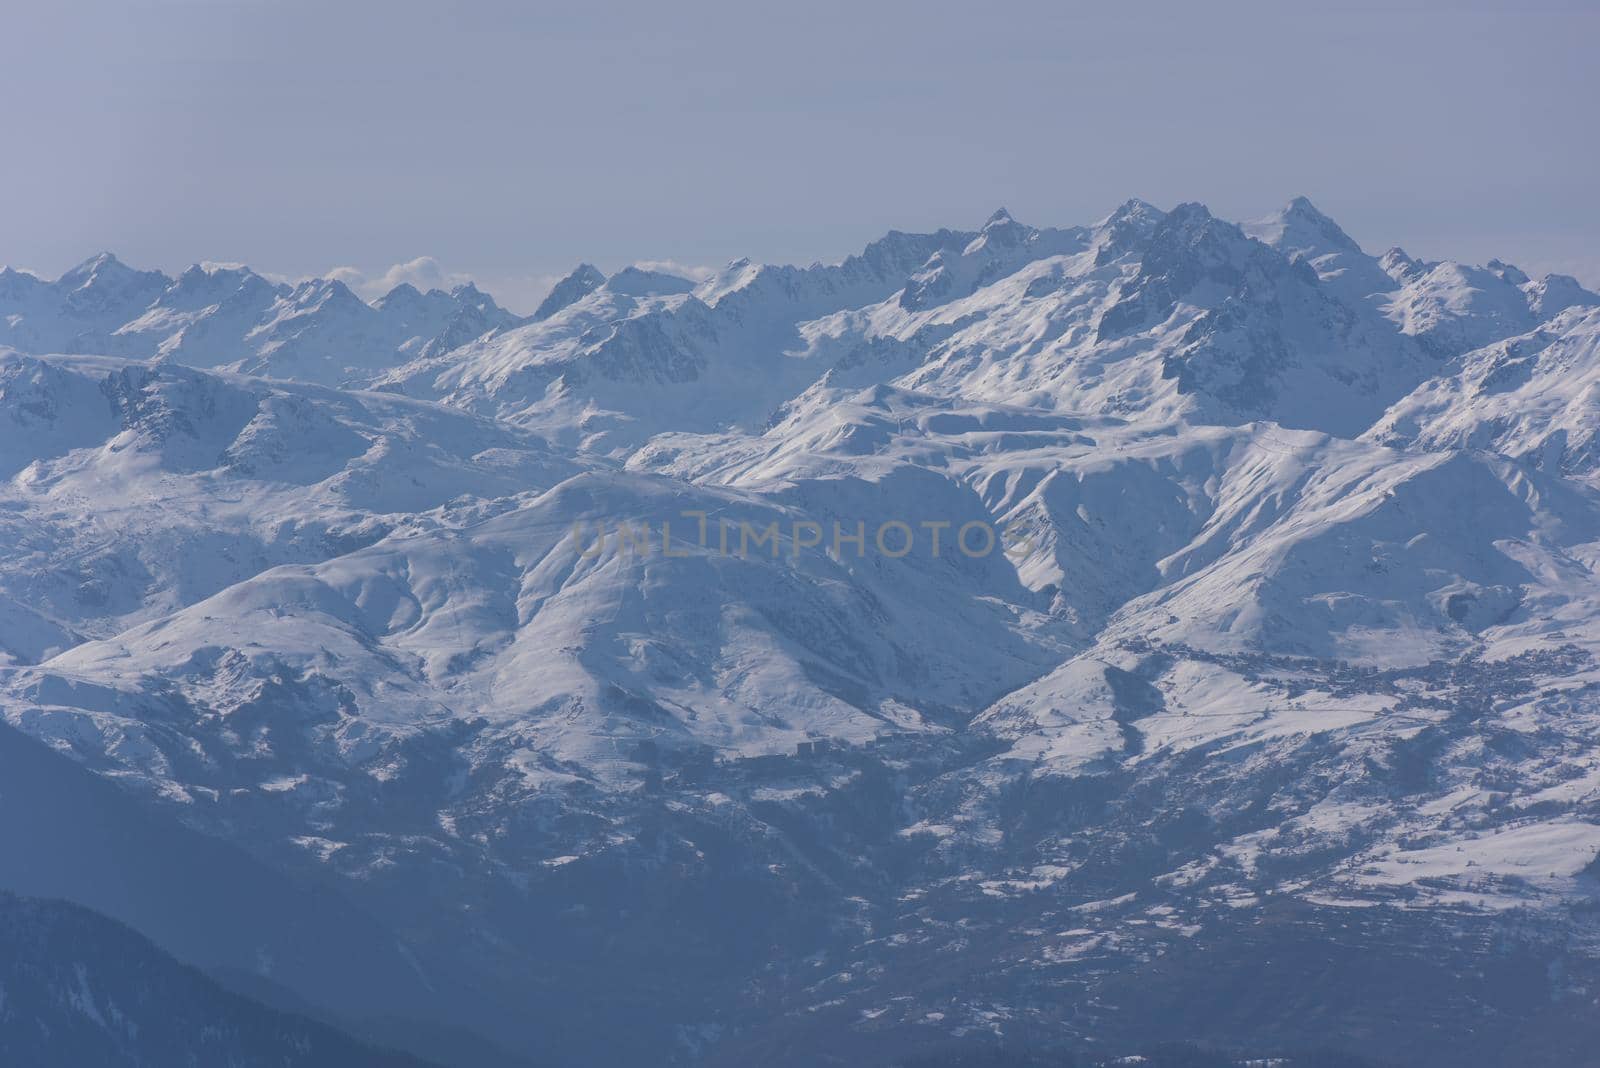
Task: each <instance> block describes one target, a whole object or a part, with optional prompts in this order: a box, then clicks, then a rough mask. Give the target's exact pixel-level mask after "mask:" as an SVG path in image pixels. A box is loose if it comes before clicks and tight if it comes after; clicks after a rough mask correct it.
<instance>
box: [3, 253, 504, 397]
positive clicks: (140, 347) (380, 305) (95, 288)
mask: <svg viewBox="0 0 1600 1068" xmlns="http://www.w3.org/2000/svg"><path fill="white" fill-rule="evenodd" d="M520 322H521V320H520V319H518V318H517V317H516V316H514V315H512V314H511V313H510V312H508V311H506V310H505V309H503V308H501V307H500V306H499V305H497V304H496V303H495V302H494V300H493V299H492V298H490V297H489V296H488V295H487V294H485V293H482V292H481V291H479V290H478V289H477V287H475V286H473V285H471V284H470V283H469V284H467V285H461V286H457V287H455V288H454V289H452V290H451V291H450V292H448V293H446V292H444V291H442V290H438V289H435V290H430V291H429V292H427V293H421V292H419V291H418V290H417V289H416V287H415V286H412V285H409V284H401V285H399V286H396V287H395V288H394V289H393V290H391V291H390V292H389V293H388V294H387V295H385V296H383V297H381V298H379V299H378V300H376V301H373V302H372V303H371V304H368V303H366V302H365V301H363V300H361V298H359V297H357V296H356V295H355V294H354V293H352V292H351V291H350V289H349V287H347V286H346V285H345V284H344V283H343V282H339V281H333V280H327V279H311V280H309V281H305V282H301V283H299V284H298V285H293V286H290V285H287V284H284V283H275V282H271V281H268V280H267V279H265V278H263V277H262V276H261V275H259V274H256V273H255V272H254V271H251V270H250V269H249V268H246V267H240V266H232V265H219V264H210V263H204V264H195V265H194V266H192V267H190V268H189V269H188V270H186V271H184V272H183V273H182V274H180V275H179V276H178V277H177V278H169V277H167V276H166V275H164V274H162V273H161V272H159V271H135V270H133V269H132V268H130V267H128V266H126V265H125V264H123V263H122V262H121V261H120V260H118V259H117V258H116V257H115V256H113V255H111V254H110V253H109V252H103V253H101V254H99V255H98V256H95V257H94V258H92V259H89V260H86V261H85V262H83V263H82V264H79V265H78V266H77V267H74V268H73V269H72V270H70V271H68V272H67V273H66V274H64V275H62V276H61V277H60V278H58V279H57V280H56V281H54V282H46V281H44V280H42V279H40V278H37V277H35V276H34V275H31V274H27V273H24V272H20V271H16V270H12V269H10V268H6V269H5V270H3V271H0V345H8V346H12V347H15V348H17V349H20V350H22V351H25V352H35V353H50V352H64V353H92V354H110V355H117V356H124V357H130V358H135V359H147V358H150V357H159V358H161V359H164V360H170V361H173V362H176V363H182V364H188V365H190V366H194V367H217V368H226V369H231V370H238V371H244V372H246V373H249V374H255V375H262V376H264V377H268V378H280V379H293V380H296V381H302V382H318V383H323V384H327V385H337V384H341V383H355V382H359V381H364V380H366V379H368V378H370V377H371V376H372V375H374V374H375V373H377V372H379V371H382V370H385V369H387V368H390V367H393V366H395V365H397V364H399V363H402V362H404V361H406V360H409V359H414V358H418V357H424V356H429V355H433V354H435V353H439V352H444V351H447V350H449V349H453V348H456V347H458V346H460V345H463V344H465V343H466V342H468V341H471V340H473V339H474V338H476V337H478V336H480V335H482V334H485V333H489V332H492V331H496V330H504V329H507V328H509V327H512V326H515V325H517V324H518V323H520Z"/></svg>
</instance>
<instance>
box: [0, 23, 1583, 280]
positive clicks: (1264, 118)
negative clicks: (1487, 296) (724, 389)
mask: <svg viewBox="0 0 1600 1068" xmlns="http://www.w3.org/2000/svg"><path fill="white" fill-rule="evenodd" d="M1332 6H1333V5H1326V4H1299V3H1283V2H1278V3H1265V2H1263V3H1226V4H1222V3H1206V4H1202V3H1194V2H1185V3H1171V4H1154V3H1136V2H1118V3H1103V4H1099V3H1097V4H1071V3H1061V2H1054V3H1045V2H1039V3H993V2H991V3H985V4H978V3H973V2H968V3H960V4H950V3H939V2H923V3H915V4H910V3H896V2H869V0H853V2H850V3H830V2H814V0H813V2H805V3H798V2H797V3H788V4H781V5H771V4H761V3H755V2H745V3H707V2H699V0H689V2H679V3H666V2H656V3H629V4H609V5H608V4H586V3H582V2H573V3H565V4H561V5H551V6H549V7H546V5H539V4H500V3H482V4H473V3H448V2H445V0H437V2H434V3H429V4H412V3H405V2H386V3H370V4H369V3H349V4H340V3H334V2H328V3H321V4H305V5H301V4H289V3H266V2H261V3H253V2H217V0H208V2H203V3H202V2H192V3H191V2H154V3H152V2H147V0H119V2H116V3H107V4H93V5H89V4H73V3H60V4H32V5H21V4H10V5H6V10H5V13H4V14H0V77H4V78H5V80H6V82H7V83H8V90H9V91H8V93H7V99H8V101H9V102H10V103H9V106H8V108H7V115H6V121H5V125H4V130H5V133H4V138H5V140H4V144H5V147H6V151H5V153H4V157H3V160H4V162H3V165H0V204H3V205H4V209H3V211H0V262H9V263H12V264H16V265H19V266H25V267H30V268H33V269H37V270H40V271H42V272H44V273H47V274H54V273H56V272H59V271H60V270H62V269H63V268H65V267H67V266H68V265H70V264H71V263H73V262H75V261H77V260H80V259H82V258H84V257H85V256H87V255H88V254H90V253H91V252H94V251H97V250H99V249H101V248H110V249H112V250H114V251H116V252H117V253H118V254H120V255H121V256H122V257H123V258H124V259H126V260H128V261H129V262H132V263H136V264H141V265H154V266H160V267H164V268H167V269H169V270H171V269H176V268H181V267H182V266H184V265H185V264H187V263H189V262H192V261H195V260H200V259H210V260H226V261H243V262H248V263H250V264H251V265H253V266H255V267H257V268H258V269H261V270H266V271H271V272H276V273H281V274H285V275H303V274H308V273H321V272H326V271H328V270H329V269H331V268H333V267H335V266H341V265H348V266H352V267H354V268H355V269H356V271H355V272H353V273H352V277H359V276H362V275H364V276H366V277H368V278H375V277H377V276H380V275H382V274H383V273H384V271H385V269H386V268H387V267H388V266H389V265H391V264H394V263H397V262H403V261H409V260H412V259H414V258H416V257H420V256H427V257H432V258H433V259H434V260H435V261H437V264H438V265H439V272H440V277H441V278H448V277H449V276H451V275H455V274H466V275H472V276H475V277H477V278H479V279H480V280H481V281H482V282H483V283H484V284H485V285H486V286H487V287H488V288H489V289H490V290H491V291H494V292H497V293H499V294H502V295H503V296H504V298H505V299H506V300H507V301H508V303H510V304H511V305H512V306H513V307H517V308H519V309H521V310H526V309H527V308H528V307H531V304H532V303H533V302H534V300H535V299H536V297H537V294H538V292H539V291H541V290H542V289H543V288H544V287H545V286H546V285H547V282H548V279H549V278H550V277H551V276H553V275H556V274H559V273H563V272H564V271H565V270H566V269H567V268H569V267H570V266H571V265H573V264H574V263H576V262H578V261H579V260H585V259H586V260H591V261H593V262H595V263H597V264H599V265H600V266H601V267H602V268H604V269H614V268H616V267H618V266H621V265H623V264H625V263H627V262H629V261H632V260H674V261H678V262H682V263H687V264H718V263H722V262H725V261H727V260H729V259H732V258H735V257H737V256H741V255H748V256H751V257H753V258H756V259H765V260H783V261H810V260H813V259H819V258H820V259H836V258H840V257H842V256H843V255H845V254H847V253H848V252H850V251H853V250H855V249H858V248H859V247H860V246H861V245H862V244H864V243H865V242H866V241H868V240H870V239H871V238H873V237H874V236H876V235H878V234H880V233H881V232H883V231H884V230H886V229H889V228H891V227H896V228H900V229H921V228H933V227H938V226H941V225H944V226H952V227H960V226H976V225H978V224H979V223H981V222H982V220H983V218H984V217H985V216H986V215H987V214H988V213H989V212H990V211H991V210H992V209H993V208H994V207H996V206H998V205H1001V204H1004V205H1005V206H1007V207H1009V208H1010V209H1011V211H1012V213H1013V214H1014V215H1015V216H1016V217H1018V218H1019V219H1022V220H1024V221H1027V222H1033V223H1036V224H1041V225H1042V224H1056V225H1065V224H1071V223H1079V222H1088V221H1092V220H1093V219H1095V218H1097V217H1098V216H1100V215H1103V214H1104V213H1106V212H1107V211H1109V210H1110V209H1111V208H1112V207H1114V206H1115V205H1116V204H1117V203H1119V202H1120V201H1122V200H1125V199H1127V198H1128V197H1130V196H1141V197H1143V198H1145V199H1147V200H1150V201H1152V202H1154V203H1156V204H1158V205H1160V206H1162V207H1168V206H1170V205H1172V204H1173V203H1175V202H1178V201H1180V200H1202V201H1204V202H1206V203H1207V204H1209V205H1210V206H1211V208H1212V210H1213V211H1215V212H1217V213H1218V214H1221V215H1224V216H1228V217H1233V218H1238V217H1249V216H1254V215H1259V214H1262V213H1264V212H1266V211H1268V210H1270V209H1272V208H1274V207H1276V206H1277V205H1278V204H1280V203H1281V202H1283V201H1285V200H1287V199H1288V198H1289V197H1290V196H1292V195H1294V194H1298V193H1304V194H1306V195H1309V196H1310V197H1311V198H1312V199H1313V200H1314V201H1316V202H1317V204H1318V205H1319V206H1320V207H1322V208H1323V210H1324V211H1327V212H1328V213H1329V214H1331V215H1333V216H1334V217H1335V218H1336V219H1338V220H1339V221H1340V222H1341V223H1342V224H1343V225H1344V226H1345V228H1346V229H1347V230H1349V231H1350V232H1351V234H1352V235H1353V236H1355V237H1356V238H1357V240H1359V241H1361V242H1362V243H1363V244H1364V245H1366V246H1367V247H1369V248H1372V249H1380V250H1381V249H1382V248H1384V247H1387V246H1388V245H1390V244H1402V245H1404V246H1406V248H1407V249H1408V250H1409V251H1411V252H1412V253H1413V254H1416V255H1423V256H1428V257H1441V256H1452V257H1455V258H1462V259H1475V260H1484V259H1487V258H1489V257H1491V256H1495V255H1498V256H1501V257H1502V258H1506V259H1510V260H1513V261H1515V262H1518V263H1520V264H1521V265H1522V266H1523V267H1524V268H1525V269H1529V270H1566V271H1569V272H1573V273H1577V274H1578V275H1579V276H1580V277H1582V278H1584V279H1585V281H1587V282H1589V283H1590V284H1596V283H1600V210H1597V207H1596V203H1595V201H1596V194H1595V189H1596V187H1597V185H1600V182H1597V177H1600V166H1597V164H1600V138H1597V137H1596V135H1595V131H1596V129H1597V126H1600V123H1597V121H1596V114H1595V112H1596V105H1597V102H1600V78H1597V76H1596V75H1595V74H1594V69H1595V66H1596V64H1595V60H1594V56H1595V52H1596V48H1597V46H1600V5H1597V4H1594V3H1571V2H1569V3H1564V4H1538V3H1534V4H1510V3H1501V4H1471V3H1469V4H1443V3H1417V2H1412V3H1406V2H1388V3H1371V4H1353V5H1340V7H1341V10H1339V11H1334V10H1331V8H1332Z"/></svg>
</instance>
